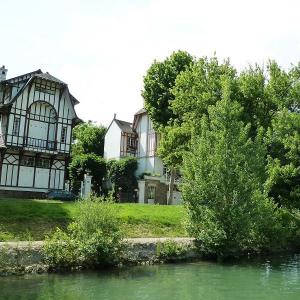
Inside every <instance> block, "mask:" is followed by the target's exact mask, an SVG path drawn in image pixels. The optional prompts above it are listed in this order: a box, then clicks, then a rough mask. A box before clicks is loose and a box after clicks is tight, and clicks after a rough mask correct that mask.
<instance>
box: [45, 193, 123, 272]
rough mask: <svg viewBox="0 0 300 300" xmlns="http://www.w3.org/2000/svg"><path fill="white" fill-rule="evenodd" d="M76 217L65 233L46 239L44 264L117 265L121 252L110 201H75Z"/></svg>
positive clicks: (58, 230) (113, 211)
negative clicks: (76, 206)
mask: <svg viewBox="0 0 300 300" xmlns="http://www.w3.org/2000/svg"><path fill="white" fill-rule="evenodd" d="M77 205H78V215H77V216H76V217H75V220H74V222H72V223H71V224H70V225H69V226H68V228H67V230H66V231H62V230H60V229H57V230H56V231H55V232H54V234H53V235H51V236H49V237H47V239H46V242H45V246H44V254H45V261H46V262H47V263H48V264H49V265H50V266H51V267H53V268H74V267H75V268H76V267H98V266H103V265H112V264H115V263H117V260H118V257H119V254H120V251H121V250H122V232H121V223H120V220H119V219H118V217H117V213H116V208H115V207H114V206H113V205H111V202H110V201H104V199H102V198H95V197H90V198H88V199H84V200H81V201H78V203H77Z"/></svg>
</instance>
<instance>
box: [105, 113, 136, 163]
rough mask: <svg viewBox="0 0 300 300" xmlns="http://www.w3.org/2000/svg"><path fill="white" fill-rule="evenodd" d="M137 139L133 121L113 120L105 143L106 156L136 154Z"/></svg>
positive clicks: (115, 157) (114, 157)
mask: <svg viewBox="0 0 300 300" xmlns="http://www.w3.org/2000/svg"><path fill="white" fill-rule="evenodd" d="M136 148H137V139H136V133H135V132H134V131H133V129H132V123H129V122H126V121H121V120H118V119H116V115H115V116H114V118H113V120H112V121H111V123H110V125H109V127H108V129H107V132H106V135H105V143H104V158H106V159H120V158H121V157H125V156H136Z"/></svg>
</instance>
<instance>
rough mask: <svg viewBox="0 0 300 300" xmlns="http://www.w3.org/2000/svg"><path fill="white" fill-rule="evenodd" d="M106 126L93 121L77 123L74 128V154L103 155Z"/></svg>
mask: <svg viewBox="0 0 300 300" xmlns="http://www.w3.org/2000/svg"><path fill="white" fill-rule="evenodd" d="M105 134H106V128H105V127H104V126H102V125H100V126H98V125H95V124H93V123H92V122H91V121H89V122H87V123H82V124H79V125H77V126H76V127H75V128H74V130H73V140H74V141H75V143H74V144H73V145H72V156H76V155H80V154H92V153H94V154H96V155H99V156H102V157H103V153H104V137H105Z"/></svg>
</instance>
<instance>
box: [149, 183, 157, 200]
mask: <svg viewBox="0 0 300 300" xmlns="http://www.w3.org/2000/svg"><path fill="white" fill-rule="evenodd" d="M148 199H155V186H154V185H149V186H148Z"/></svg>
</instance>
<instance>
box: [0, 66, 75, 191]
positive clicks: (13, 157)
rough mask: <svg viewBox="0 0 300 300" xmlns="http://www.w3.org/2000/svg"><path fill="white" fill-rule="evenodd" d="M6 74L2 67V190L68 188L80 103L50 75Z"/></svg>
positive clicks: (0, 125) (0, 100) (0, 90)
mask: <svg viewBox="0 0 300 300" xmlns="http://www.w3.org/2000/svg"><path fill="white" fill-rule="evenodd" d="M6 73H7V70H6V69H5V67H4V66H3V67H2V68H0V123H1V124H0V194H12V193H14V194H15V193H16V192H17V193H18V192H19V193H20V192H21V193H22V194H23V195H24V194H25V193H27V194H28V195H40V194H41V193H45V192H47V191H48V190H49V189H57V190H62V189H64V188H65V176H66V167H67V165H68V161H69V155H70V147H71V139H72V128H73V127H74V125H75V124H77V123H78V122H80V119H79V118H78V117H77V115H76V112H75V109H74V106H75V105H76V104H77V103H79V102H78V100H76V99H75V98H74V97H73V96H72V95H71V94H70V92H69V89H68V85H67V84H66V83H64V82H63V81H61V80H59V79H57V78H56V77H54V76H52V75H50V74H49V73H43V72H42V71H41V70H37V71H34V72H31V73H27V74H24V75H21V76H17V77H14V78H10V79H6Z"/></svg>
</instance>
